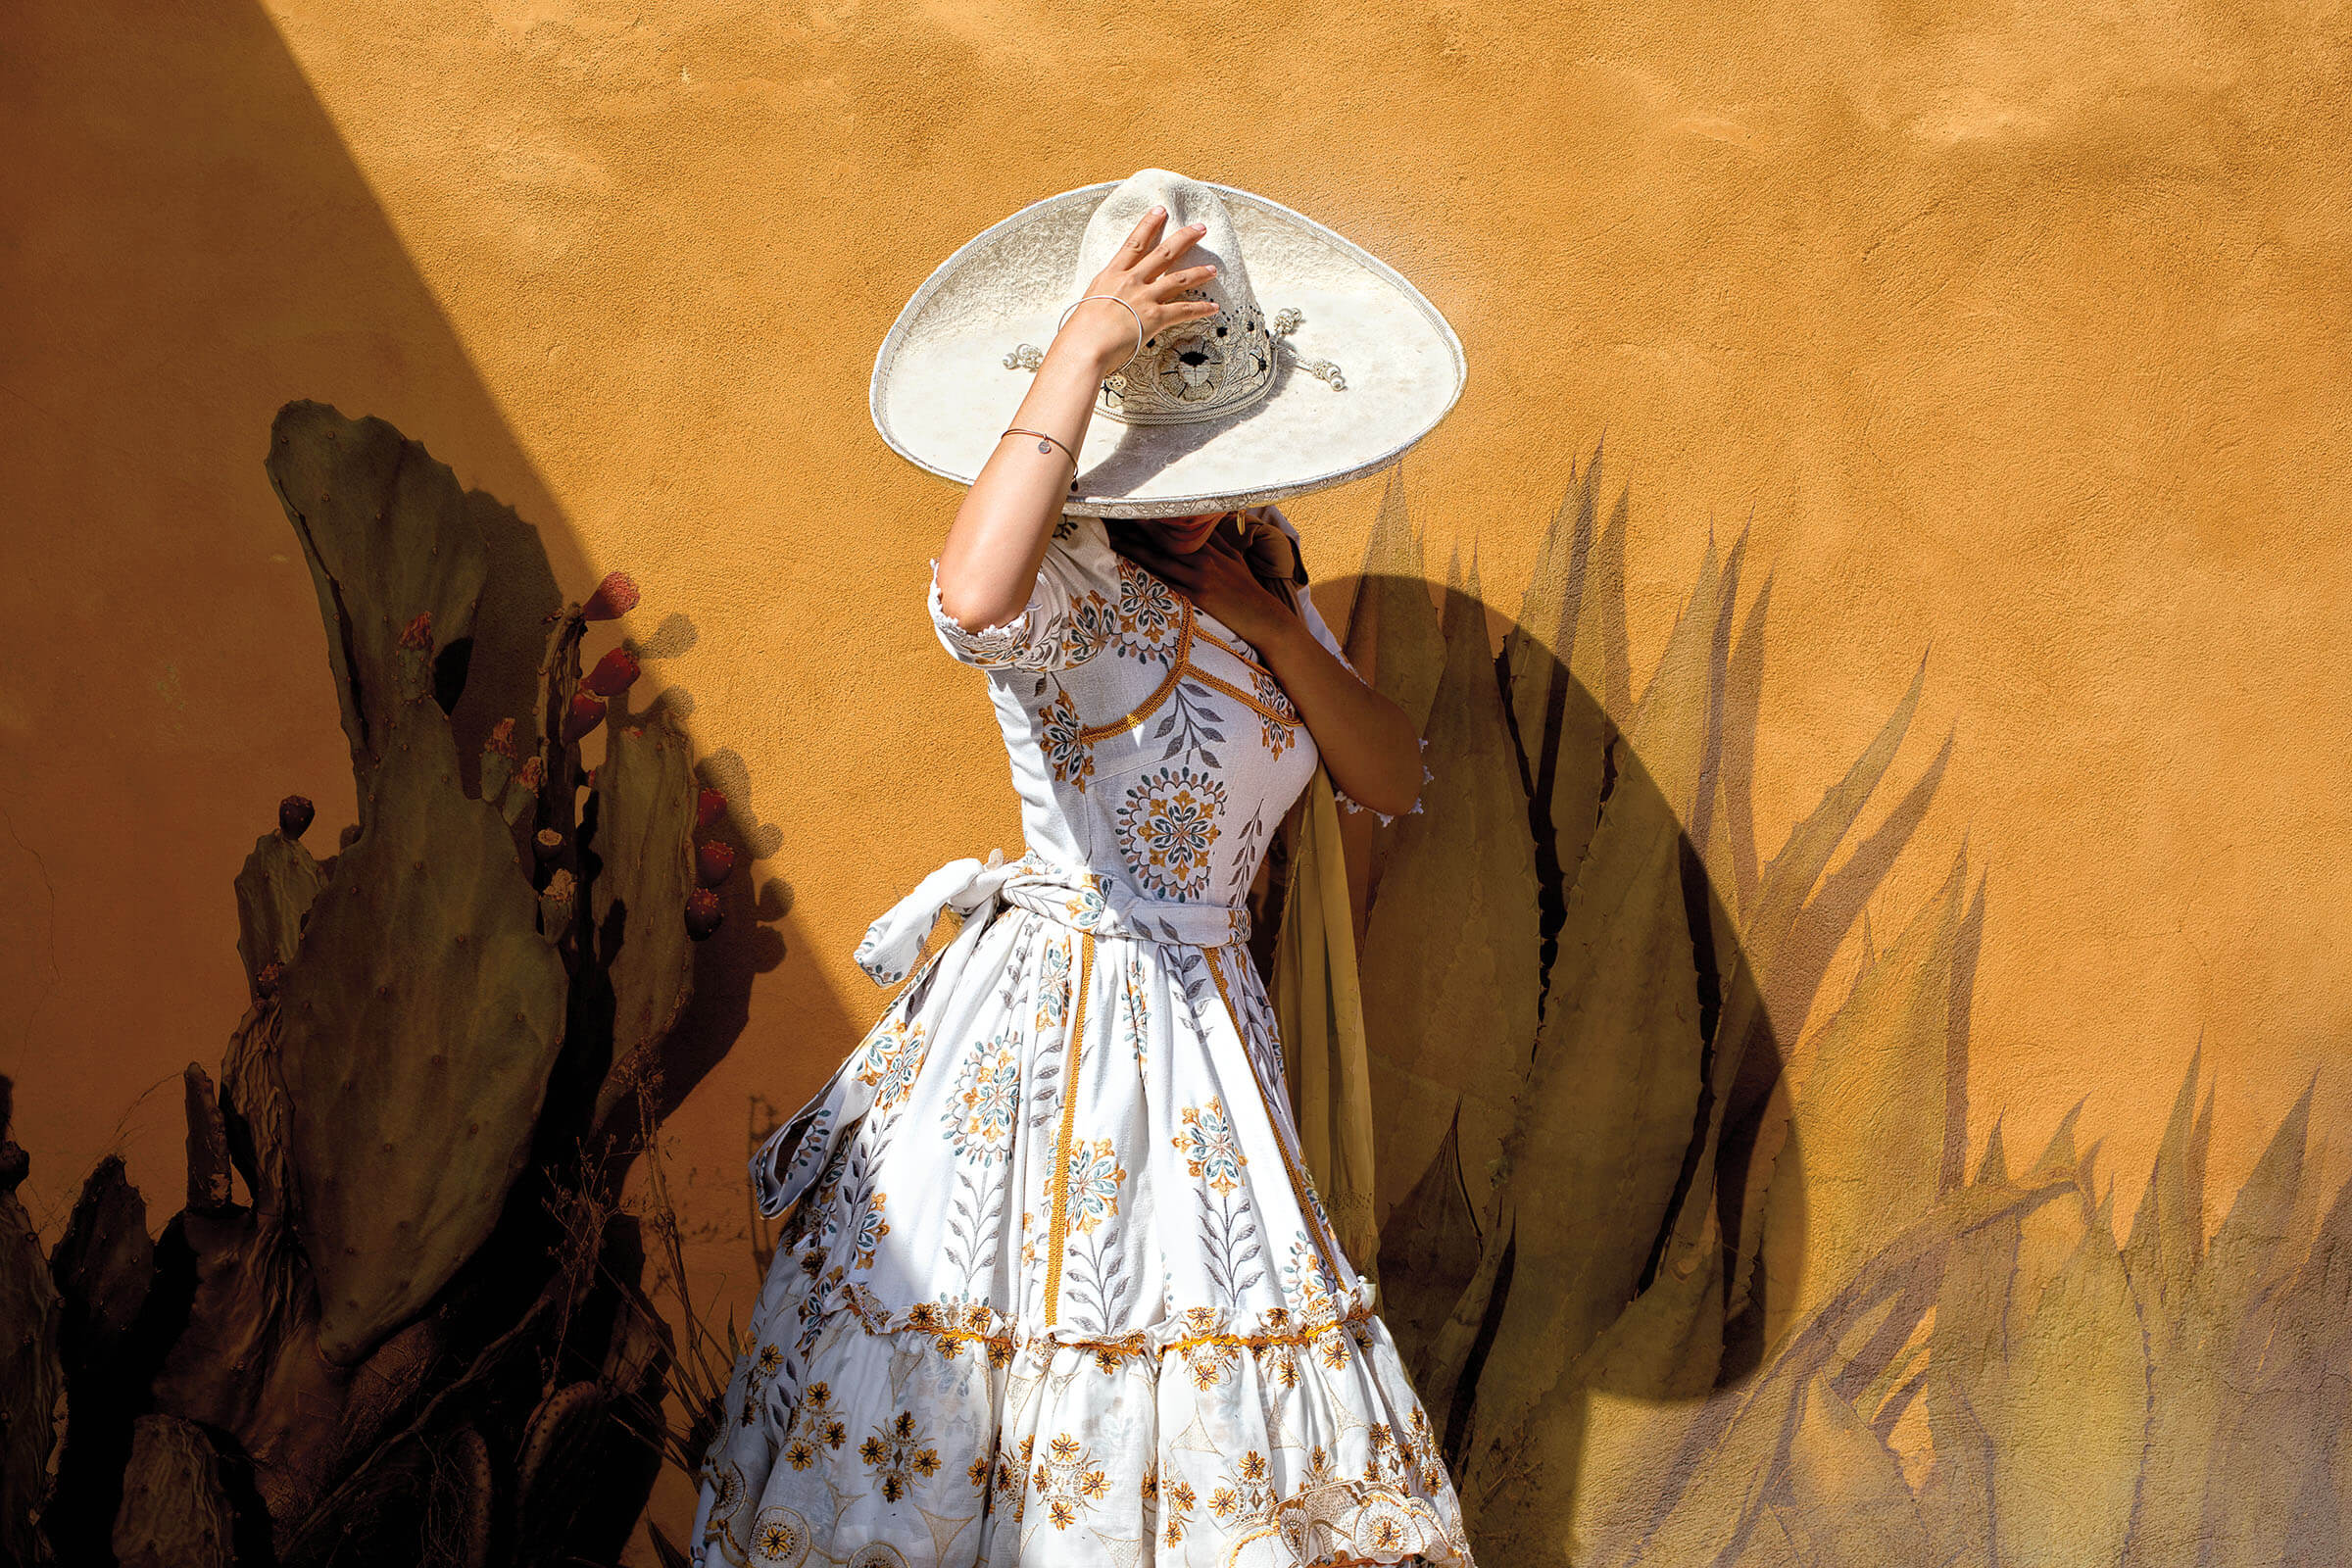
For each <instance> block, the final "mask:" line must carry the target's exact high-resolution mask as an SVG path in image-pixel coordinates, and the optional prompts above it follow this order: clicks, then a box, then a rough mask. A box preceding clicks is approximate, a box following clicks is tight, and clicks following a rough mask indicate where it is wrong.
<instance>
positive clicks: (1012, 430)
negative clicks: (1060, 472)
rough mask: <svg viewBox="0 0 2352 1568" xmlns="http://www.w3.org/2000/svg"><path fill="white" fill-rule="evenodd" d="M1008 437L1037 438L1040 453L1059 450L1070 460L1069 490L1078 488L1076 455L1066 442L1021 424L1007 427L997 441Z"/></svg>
mask: <svg viewBox="0 0 2352 1568" xmlns="http://www.w3.org/2000/svg"><path fill="white" fill-rule="evenodd" d="M1008 435H1033V436H1035V437H1037V450H1038V451H1040V452H1051V451H1053V450H1054V447H1059V448H1061V450H1062V454H1063V456H1065V457H1067V458H1068V459H1069V460H1070V488H1071V490H1073V491H1075V490H1076V489H1077V488H1078V454H1077V453H1075V452H1072V451H1071V450H1070V447H1069V443H1068V442H1066V441H1064V440H1062V438H1061V437H1059V436H1057V435H1048V434H1047V433H1046V432H1045V431H1043V430H1032V429H1030V428H1029V427H1028V426H1027V425H1023V424H1014V425H1007V426H1006V427H1005V429H1004V430H1003V431H1002V432H1001V433H1000V434H999V435H998V436H997V439H998V440H1000V441H1002V440H1004V439H1005V436H1008Z"/></svg>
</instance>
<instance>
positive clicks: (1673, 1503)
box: [1595, 1178, 2073, 1568]
mask: <svg viewBox="0 0 2352 1568" xmlns="http://www.w3.org/2000/svg"><path fill="white" fill-rule="evenodd" d="M2072 1190H2073V1188H2072V1183H2071V1181H2069V1180H2067V1179H2063V1178H2057V1179H2049V1180H2044V1181H2039V1182H2031V1181H2030V1182H2029V1183H2028V1184H2026V1185H2022V1186H2016V1187H1998V1188H1974V1187H1972V1188H1968V1189H1965V1190H1963V1191H1962V1192H1959V1193H1956V1194H1954V1195H1953V1196H1952V1197H1951V1198H1950V1199H1948V1200H1947V1201H1944V1202H1943V1203H1942V1204H1940V1205H1938V1206H1937V1207H1936V1209H1935V1210H1933V1211H1932V1212H1930V1213H1929V1214H1928V1215H1926V1216H1925V1217H1924V1218H1922V1219H1920V1220H1919V1221H1917V1222H1916V1223H1914V1224H1912V1225H1911V1226H1909V1227H1908V1228H1907V1229H1905V1230H1904V1231H1903V1232H1902V1233H1901V1234H1900V1235H1898V1236H1896V1237H1894V1238H1893V1239H1892V1240H1891V1241H1889V1242H1888V1243H1887V1246H1886V1247H1885V1248H1883V1249H1882V1250H1880V1251H1879V1252H1878V1253H1877V1254H1876V1255H1874V1256H1872V1257H1870V1258H1869V1259H1867V1260H1866V1261H1865V1262H1864V1263H1863V1264H1862V1266H1861V1267H1860V1268H1858V1269H1857V1270H1855V1272H1854V1275H1853V1277H1852V1278H1851V1279H1850V1280H1848V1281H1847V1282H1846V1283H1845V1284H1844V1286H1843V1288H1842V1289H1840V1290H1839V1291H1838V1293H1837V1294H1836V1295H1835V1296H1833V1297H1831V1298H1830V1299H1828V1300H1826V1301H1824V1302H1823V1303H1822V1305H1821V1307H1820V1309H1819V1310H1818V1311H1816V1312H1815V1313H1814V1314H1813V1315H1812V1317H1811V1318H1810V1319H1808V1320H1807V1321H1806V1322H1805V1323H1804V1324H1803V1326H1801V1327H1800V1328H1798V1329H1797V1330H1796V1331H1795V1332H1794V1333H1792V1334H1791V1335H1790V1336H1789V1340H1788V1342H1787V1344H1786V1345H1785V1346H1784V1347H1783V1349H1782V1353H1781V1354H1780V1355H1779V1356H1778V1357H1777V1358H1775V1359H1774V1360H1773V1361H1772V1362H1771V1363H1770V1364H1769V1365H1767V1366H1766V1368H1765V1369H1764V1370H1763V1371H1762V1372H1761V1373H1760V1374H1758V1376H1757V1377H1756V1378H1755V1379H1754V1381H1753V1382H1752V1383H1751V1384H1750V1386H1749V1387H1748V1390H1747V1391H1746V1393H1745V1395H1744V1397H1742V1396H1740V1395H1737V1394H1726V1395H1724V1396H1720V1397H1717V1398H1714V1399H1711V1400H1708V1401H1706V1402H1705V1403H1704V1404H1703V1405H1701V1406H1700V1414H1699V1416H1698V1418H1697V1419H1695V1420H1694V1421H1693V1422H1692V1423H1691V1433H1690V1436H1689V1438H1688V1439H1687V1440H1686V1441H1685V1442H1684V1445H1683V1447H1682V1450H1681V1451H1680V1452H1679V1453H1677V1454H1676V1455H1675V1457H1674V1459H1673V1460H1672V1462H1671V1463H1669V1464H1666V1465H1664V1466H1663V1467H1661V1468H1660V1470H1659V1471H1658V1472H1657V1473H1658V1474H1659V1475H1661V1476H1663V1477H1664V1478H1666V1479H1665V1484H1664V1485H1663V1486H1661V1487H1660V1488H1659V1489H1658V1496H1657V1500H1656V1506H1655V1509H1654V1511H1653V1514H1652V1520H1653V1522H1652V1524H1651V1525H1650V1527H1649V1528H1648V1529H1647V1530H1645V1531H1644V1532H1643V1534H1642V1540H1641V1541H1640V1542H1639V1543H1638V1544H1636V1545H1635V1546H1634V1548H1633V1549H1632V1550H1630V1551H1629V1552H1627V1553H1626V1554H1625V1555H1624V1556H1623V1557H1622V1558H1619V1559H1615V1562H1616V1563H1621V1564H1633V1563H1642V1564H1645V1565H1649V1568H1683V1565H1685V1564H1690V1563H1714V1562H1719V1561H1721V1562H1737V1561H1740V1560H1741V1559H1740V1556H1739V1553H1740V1552H1741V1551H1742V1550H1744V1549H1745V1547H1746V1545H1747V1544H1748V1543H1749V1542H1750V1541H1751V1540H1752V1539H1753V1538H1754V1536H1755V1533H1756V1532H1757V1530H1758V1529H1759V1521H1760V1520H1761V1519H1763V1518H1764V1517H1765V1505H1766V1502H1767V1499H1768V1498H1769V1497H1770V1496H1771V1495H1773V1493H1774V1492H1775V1491H1776V1489H1778V1488H1779V1487H1780V1485H1781V1483H1782V1478H1783V1474H1784V1460H1785V1458H1786V1455H1787V1452H1788V1445H1789V1441H1790V1440H1791V1436H1792V1434H1793V1433H1794V1431H1795V1424H1796V1420H1797V1418H1798V1416H1799V1415H1800V1414H1801V1410H1800V1408H1799V1403H1800V1398H1799V1397H1800V1393H1801V1391H1802V1390H1803V1389H1804V1388H1805V1387H1806V1386H1807V1385H1808V1384H1809V1383H1810V1382H1811V1381H1812V1380H1813V1378H1814V1377H1815V1376H1817V1375H1818V1374H1820V1373H1821V1372H1822V1371H1823V1370H1824V1369H1826V1368H1829V1367H1830V1366H1832V1365H1833V1364H1834V1361H1835V1356H1836V1350H1837V1347H1838V1345H1839V1344H1840V1343H1841V1342H1843V1341H1845V1340H1846V1339H1847V1338H1848V1337H1849V1336H1850V1335H1851V1333H1852V1332H1853V1330H1854V1329H1855V1328H1856V1326H1857V1325H1859V1324H1862V1323H1863V1322H1864V1321H1865V1320H1866V1319H1867V1318H1869V1317H1870V1316H1871V1315H1872V1314H1874V1313H1877V1312H1882V1311H1884V1310H1885V1309H1886V1308H1887V1305H1888V1304H1889V1303H1890V1302H1892V1301H1893V1300H1894V1299H1896V1298H1897V1297H1898V1296H1901V1295H1903V1294H1905V1293H1906V1292H1909V1291H1911V1290H1913V1289H1914V1287H1915V1286H1916V1285H1917V1283H1918V1282H1919V1281H1920V1280H1921V1279H1922V1278H1923V1277H1932V1271H1933V1270H1934V1269H1936V1268H1937V1267H1939V1266H1940V1265H1941V1263H1942V1260H1943V1258H1944V1256H1945V1254H1946V1252H1947V1251H1948V1250H1949V1249H1950V1248H1951V1246H1952V1245H1953V1244H1954V1243H1955V1242H1957V1241H1959V1240H1961V1239H1963V1238H1966V1237H1968V1236H1970V1235H1971V1234H1973V1233H1974V1232H1976V1231H1977V1230H1979V1229H1981V1228H1983V1227H1984V1226H1986V1225H1992V1224H1998V1223H2000V1222H2002V1221H2004V1220H2007V1219H2011V1218H2022V1217H2023V1216H2025V1215H2027V1214H2030V1213H2031V1212H2033V1211H2034V1210H2035V1209H2037V1208H2039V1207H2041V1206H2042V1205H2044V1204H2046V1203H2048V1202H2049V1201H2051V1200H2052V1199H2054V1198H2057V1197H2059V1196H2061V1195H2062V1194H2065V1193H2068V1192H2071V1191H2072ZM1595 1560H1596V1561H1597V1562H1600V1563H1604V1564H1606V1563H1611V1562H1612V1559H1610V1558H1608V1557H1606V1556H1603V1557H1600V1558H1597V1559H1595Z"/></svg>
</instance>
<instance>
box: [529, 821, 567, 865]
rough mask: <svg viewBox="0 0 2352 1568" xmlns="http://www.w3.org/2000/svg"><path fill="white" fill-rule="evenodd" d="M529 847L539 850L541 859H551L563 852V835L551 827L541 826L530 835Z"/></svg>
mask: <svg viewBox="0 0 2352 1568" xmlns="http://www.w3.org/2000/svg"><path fill="white" fill-rule="evenodd" d="M531 848H532V849H534V850H537V851H538V852H539V858H541V859H542V860H552V859H554V858H556V857H557V856H559V855H561V854H563V853H564V835H563V834H561V833H559V832H557V831H556V830H555V829H554V828H552V827H543V828H541V829H540V830H539V831H538V832H536V833H534V834H532V835H531Z"/></svg>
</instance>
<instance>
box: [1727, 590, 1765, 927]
mask: <svg viewBox="0 0 2352 1568" xmlns="http://www.w3.org/2000/svg"><path fill="white" fill-rule="evenodd" d="M1771 609H1772V575H1771V573H1769V572H1767V573H1766V574H1765V577H1764V583H1763V586H1762V587H1760V588H1758V589H1757V590H1756V597H1755V598H1754V599H1753V600H1752V601H1750V602H1749V604H1748V607H1747V615H1746V618H1745V619H1744V620H1743V621H1741V623H1740V635H1739V637H1738V638H1737V639H1736V640H1735V641H1734V642H1733V644H1732V652H1731V659H1730V661H1729V662H1727V663H1726V665H1725V668H1724V684H1723V806H1724V813H1725V816H1726V817H1727V819H1728V821H1729V823H1730V827H1731V842H1730V844H1729V845H1728V846H1727V848H1728V850H1729V852H1730V855H1731V860H1732V873H1733V874H1732V879H1731V881H1730V883H1729V884H1727V886H1728V887H1729V888H1730V889H1731V890H1732V892H1731V893H1730V894H1728V895H1727V897H1726V901H1725V902H1727V903H1730V902H1734V901H1735V899H1736V901H1737V903H1738V905H1739V907H1740V908H1743V909H1744V908H1746V907H1748V905H1750V904H1752V903H1754V902H1755V897H1756V877H1757V871H1756V818H1755V809H1754V806H1753V803H1752V793H1751V792H1752V790H1753V788H1754V783H1755V770H1756V724H1757V715H1758V714H1759V713H1761V712H1762V711H1763V707H1764V621H1765V617H1766V616H1767V615H1768V614H1769V613H1771Z"/></svg>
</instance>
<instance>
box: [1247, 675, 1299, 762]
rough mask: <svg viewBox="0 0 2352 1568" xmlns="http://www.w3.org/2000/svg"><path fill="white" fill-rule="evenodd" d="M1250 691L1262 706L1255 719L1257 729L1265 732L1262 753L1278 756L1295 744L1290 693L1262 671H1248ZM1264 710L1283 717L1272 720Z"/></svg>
mask: <svg viewBox="0 0 2352 1568" xmlns="http://www.w3.org/2000/svg"><path fill="white" fill-rule="evenodd" d="M1250 691H1252V692H1254V693H1255V694H1256V696H1257V700H1258V702H1259V703H1260V704H1262V705H1263V707H1261V708H1259V710H1258V712H1257V719H1258V725H1259V727H1260V728H1261V729H1262V730H1263V731H1264V732H1265V737H1266V750H1267V751H1269V752H1272V753H1273V754H1274V755H1275V756H1276V757H1280V756H1281V755H1282V754H1283V753H1284V752H1286V751H1288V750H1290V749H1291V747H1293V746H1295V745H1297V744H1298V741H1299V728H1298V725H1299V710H1298V709H1296V708H1294V707H1292V706H1291V694H1290V693H1289V692H1286V691H1284V690H1283V689H1282V682H1280V681H1278V680H1276V679H1275V678H1274V677H1273V676H1272V675H1270V674H1268V673H1267V672H1266V671H1265V670H1262V669H1256V668H1252V669H1251V670H1250ZM1268 708H1270V709H1272V710H1274V712H1275V713H1280V714H1282V715H1283V716H1282V717H1280V718H1276V717H1275V716H1274V713H1269V712H1267V711H1265V710H1266V709H1268Z"/></svg>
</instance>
